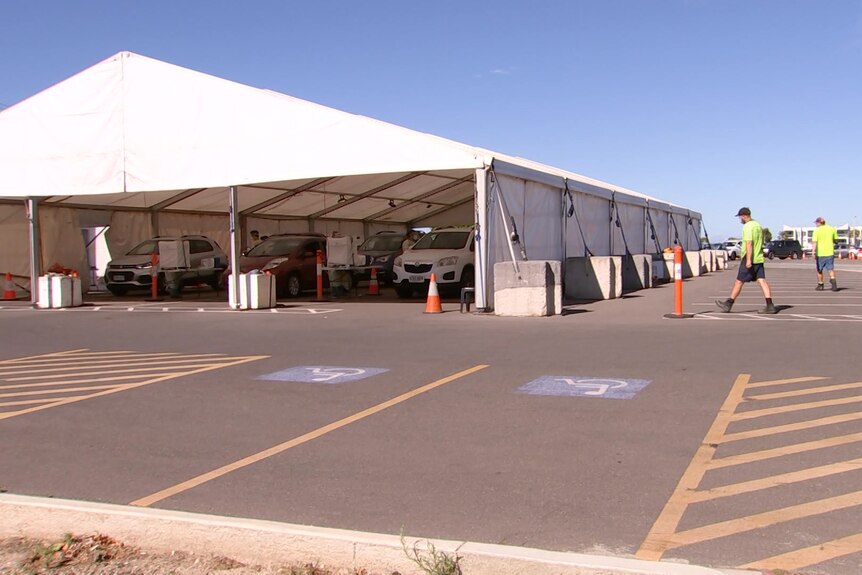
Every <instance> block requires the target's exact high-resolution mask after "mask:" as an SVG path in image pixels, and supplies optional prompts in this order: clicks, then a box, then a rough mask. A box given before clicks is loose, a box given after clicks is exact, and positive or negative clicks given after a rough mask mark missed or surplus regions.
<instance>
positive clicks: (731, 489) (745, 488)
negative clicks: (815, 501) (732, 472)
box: [689, 458, 862, 503]
mask: <svg viewBox="0 0 862 575" xmlns="http://www.w3.org/2000/svg"><path fill="white" fill-rule="evenodd" d="M860 469H862V458H860V459H851V460H849V461H841V462H838V463H830V464H828V465H821V466H818V467H809V468H808V469H801V470H799V471H791V472H788V473H782V474H779V475H773V476H771V477H763V478H761V479H753V480H751V481H743V482H741V483H734V484H730V485H722V486H721V487H713V488H712V489H706V490H704V491H696V492H694V493H692V494H691V496H690V497H689V503H698V502H701V501H711V500H713V499H720V498H721V497H730V496H733V495H741V494H743V493H751V492H752V491H759V490H761V489H769V488H770V487H777V486H779V485H789V484H791V483H798V482H800V481H809V480H811V479H818V478H820V477H828V476H830V475H837V474H839V473H846V472H848V471H858V470H860Z"/></svg>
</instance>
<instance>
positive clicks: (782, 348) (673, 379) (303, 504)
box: [0, 261, 862, 575]
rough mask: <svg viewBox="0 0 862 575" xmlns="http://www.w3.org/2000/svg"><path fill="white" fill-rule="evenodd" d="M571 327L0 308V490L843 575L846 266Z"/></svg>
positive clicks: (854, 377)
mask: <svg viewBox="0 0 862 575" xmlns="http://www.w3.org/2000/svg"><path fill="white" fill-rule="evenodd" d="M812 266H813V264H811V263H810V262H789V261H787V262H768V263H767V277H768V279H769V280H770V282H771V284H772V287H773V292H774V299H775V303H776V305H779V306H781V307H782V310H781V312H780V313H779V314H778V315H775V316H762V315H758V314H757V313H756V310H757V308H759V307H761V306H762V305H763V300H762V297H761V295H760V292H759V289H758V288H757V287H756V286H746V288H745V289H744V290H743V293H742V297H741V298H740V299H739V300H738V302H737V304H736V306H735V309H734V313H732V314H720V313H717V311H716V310H715V307H714V304H713V303H712V302H713V300H715V299H719V298H724V297H726V295H727V294H728V293H729V291H730V287H731V284H732V282H733V278H734V276H735V273H734V272H733V271H724V272H716V273H713V274H709V275H708V276H704V277H701V278H696V279H694V280H689V281H686V282H685V291H684V300H685V311H686V312H688V313H693V314H695V315H694V317H693V318H690V319H684V320H670V319H665V318H664V317H663V316H664V314H666V313H671V312H673V287H672V285H666V286H662V287H659V288H656V289H652V290H648V291H644V292H638V293H634V294H631V295H629V296H626V297H624V298H623V299H621V300H615V301H601V302H580V303H578V302H574V303H571V305H568V306H567V308H566V314H565V315H563V316H557V317H551V318H501V317H494V316H484V315H474V314H461V313H459V312H458V303H457V301H453V300H446V301H444V304H443V307H444V311H445V313H443V314H439V315H425V314H423V313H422V312H423V309H424V301H419V300H412V301H407V302H404V301H397V300H395V299H394V298H388V297H384V298H380V299H373V298H371V297H362V296H358V297H353V298H349V299H348V300H345V301H328V302H314V301H310V300H303V299H300V300H296V301H289V302H283V303H284V305H282V306H280V307H279V308H277V309H276V310H260V311H246V312H235V311H230V310H228V309H227V308H226V305H225V304H224V303H222V302H219V301H212V299H213V298H209V297H207V296H204V295H203V294H200V295H198V294H186V295H185V297H184V298H183V299H182V300H179V301H170V300H166V301H164V302H145V301H143V298H141V299H128V300H122V301H120V300H117V299H109V298H94V299H91V301H90V302H89V303H90V305H87V306H85V307H82V308H75V309H67V310H33V309H30V308H29V306H27V305H25V304H23V303H22V302H14V303H12V304H9V305H3V306H0V326H2V331H3V341H4V345H3V346H2V349H0V360H2V363H0V430H2V432H0V488H2V489H4V490H6V491H8V492H10V493H19V494H27V495H41V496H53V497H62V498H71V499H81V500H88V501H100V502H111V503H119V504H131V505H134V506H145V507H159V508H169V509H178V510H185V511H193V512H202V513H213V514H219V515H225V516H235V517H251V518H260V519H271V520H276V521H285V522H290V523H299V524H307V525H318V526H326V527H337V528H344V529H354V530H360V531H368V532H376V533H394V534H397V533H399V531H400V530H402V529H403V530H404V531H405V532H408V533H411V534H415V535H417V536H423V537H434V538H442V539H450V540H456V541H460V540H463V541H467V540H469V541H479V542H488V543H498V544H506V545H515V546H527V547H536V548H541V549H548V550H558V551H577V552H583V553H596V554H612V555H618V556H634V557H639V558H642V559H648V560H666V561H687V562H692V563H696V564H701V565H710V566H717V567H743V568H752V569H755V568H760V569H765V568H782V569H786V570H788V571H793V570H796V571H799V572H805V573H812V574H829V575H856V574H858V573H859V572H860V569H862V514H860V513H859V506H860V505H862V491H860V489H859V486H860V485H862V411H860V409H859V404H860V402H862V395H860V393H859V390H860V389H862V383H860V373H859V372H860V369H859V360H858V357H859V346H858V342H857V340H856V334H858V333H859V330H860V328H862V262H844V263H842V264H840V265H839V269H838V274H839V285H840V286H841V287H842V289H841V291H839V292H836V293H833V292H815V291H814V289H813V288H814V285H815V283H816V280H815V276H814V271H813V269H812Z"/></svg>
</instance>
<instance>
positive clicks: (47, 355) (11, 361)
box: [0, 348, 86, 365]
mask: <svg viewBox="0 0 862 575" xmlns="http://www.w3.org/2000/svg"><path fill="white" fill-rule="evenodd" d="M80 351H86V348H85V349H73V350H71V351H58V352H54V353H43V354H41V355H30V356H27V357H16V358H13V359H3V360H0V365H13V364H16V363H19V362H22V361H30V360H36V359H50V358H52V357H56V356H58V355H61V354H65V353H76V352H80Z"/></svg>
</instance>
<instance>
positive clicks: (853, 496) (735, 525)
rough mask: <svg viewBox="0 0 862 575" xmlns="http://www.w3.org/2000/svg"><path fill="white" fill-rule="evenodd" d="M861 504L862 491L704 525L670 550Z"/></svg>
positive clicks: (674, 540)
mask: <svg viewBox="0 0 862 575" xmlns="http://www.w3.org/2000/svg"><path fill="white" fill-rule="evenodd" d="M857 505H862V491H854V492H852V493H847V494H845V495H837V496H835V497H829V498H827V499H819V500H817V501H810V502H808V503H801V504H799V505H791V506H789V507H783V508H781V509H776V510H774V511H767V512H765V513H757V514H755V515H749V516H748V517H740V518H738V519H731V520H729V521H722V522H720V523H713V524H712V525H704V526H703V527H697V528H695V529H689V530H688V531H680V532H679V533H676V534H674V535H672V536H671V537H670V538H669V541H668V542H667V544H668V547H667V549H674V548H676V547H682V546H684V545H691V544H693V543H701V542H703V541H709V540H711V539H718V538H720V537H727V536H728V535H736V534H739V533H745V532H746V531H753V530H754V529H761V528H763V527H769V526H771V525H776V524H778V523H784V522H787V521H793V520H796V519H802V518H805V517H812V516H814V515H822V514H823V513H829V512H831V511H838V510H840V509H847V508H848V507H856V506H857Z"/></svg>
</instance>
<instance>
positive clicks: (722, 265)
mask: <svg viewBox="0 0 862 575" xmlns="http://www.w3.org/2000/svg"><path fill="white" fill-rule="evenodd" d="M712 257H713V261H714V262H715V271H721V270H726V269H727V252H726V251H724V250H712Z"/></svg>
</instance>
